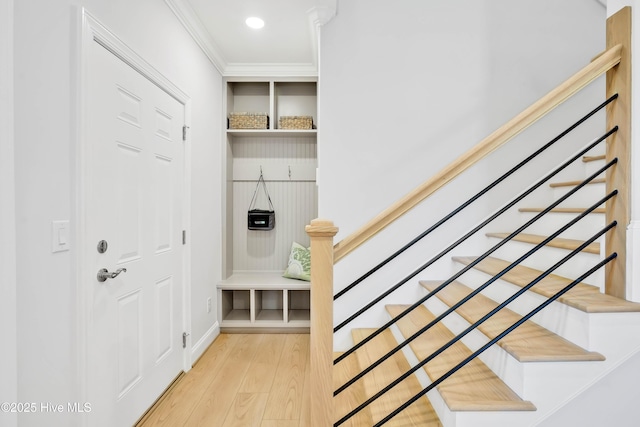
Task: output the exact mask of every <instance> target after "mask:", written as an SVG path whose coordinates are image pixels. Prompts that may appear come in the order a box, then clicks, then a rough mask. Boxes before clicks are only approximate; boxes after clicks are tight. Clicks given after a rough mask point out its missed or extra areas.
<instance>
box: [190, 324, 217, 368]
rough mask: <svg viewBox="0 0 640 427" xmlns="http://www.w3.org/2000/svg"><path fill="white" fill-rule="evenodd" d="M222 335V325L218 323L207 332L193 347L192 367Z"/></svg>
mask: <svg viewBox="0 0 640 427" xmlns="http://www.w3.org/2000/svg"><path fill="white" fill-rule="evenodd" d="M218 335H220V324H219V323H218V322H217V321H216V322H215V323H214V324H213V325H212V326H211V327H210V328H209V330H208V331H207V332H205V334H204V335H203V336H202V338H200V339H199V340H198V342H197V343H195V345H194V346H193V347H191V360H192V361H193V363H192V365H193V364H194V363H195V361H196V360H198V359H199V358H200V356H202V355H203V354H204V352H205V350H206V349H207V348H209V346H210V345H211V343H213V341H214V340H215V339H216V338H217V337H218Z"/></svg>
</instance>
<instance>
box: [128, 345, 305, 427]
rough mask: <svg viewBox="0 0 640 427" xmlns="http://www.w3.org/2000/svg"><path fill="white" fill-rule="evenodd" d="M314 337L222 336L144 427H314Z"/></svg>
mask: <svg viewBox="0 0 640 427" xmlns="http://www.w3.org/2000/svg"><path fill="white" fill-rule="evenodd" d="M309 401H310V397H309V335H307V334H282V335H279V334H265V335H261V334H246V335H245V334H221V335H220V336H219V337H218V338H217V339H216V340H215V341H214V343H213V344H212V345H211V347H209V349H208V350H207V351H206V352H205V353H204V355H203V356H202V357H201V358H200V360H198V362H197V363H196V364H195V366H194V367H193V368H192V369H191V371H189V372H188V373H186V374H185V375H184V376H183V377H182V378H181V379H180V380H179V381H178V382H177V383H176V385H175V386H174V387H173V388H172V389H171V390H170V391H169V392H168V393H166V396H165V397H164V399H163V400H162V401H161V402H160V403H159V404H157V405H156V407H155V408H154V409H153V410H152V411H151V412H150V413H149V414H148V416H147V417H145V418H144V419H143V420H142V421H141V423H139V424H138V426H141V427H150V426H201V425H202V426H209V427H216V426H220V427H254V426H255V427H308V426H309V425H311V423H310V421H309Z"/></svg>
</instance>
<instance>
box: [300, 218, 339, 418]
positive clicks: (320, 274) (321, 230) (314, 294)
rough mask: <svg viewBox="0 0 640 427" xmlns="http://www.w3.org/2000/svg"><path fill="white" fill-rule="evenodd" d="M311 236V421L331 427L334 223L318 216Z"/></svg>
mask: <svg viewBox="0 0 640 427" xmlns="http://www.w3.org/2000/svg"><path fill="white" fill-rule="evenodd" d="M305 230H306V232H307V234H308V235H309V237H310V238H311V336H310V346H311V360H310V368H311V378H310V379H311V422H312V427H329V426H332V425H333V423H334V419H333V418H334V413H333V412H334V411H333V237H334V236H335V235H336V234H337V233H338V228H337V227H335V226H334V225H333V222H331V221H327V220H323V219H314V220H313V221H311V224H310V225H307V227H306V228H305Z"/></svg>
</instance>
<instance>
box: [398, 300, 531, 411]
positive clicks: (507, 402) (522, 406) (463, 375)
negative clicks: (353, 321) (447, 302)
mask: <svg viewBox="0 0 640 427" xmlns="http://www.w3.org/2000/svg"><path fill="white" fill-rule="evenodd" d="M408 307H409V306H405V305H388V306H387V311H388V312H389V314H391V316H393V317H395V316H397V315H398V314H400V313H401V312H402V311H404V310H405V309H407V308H408ZM433 319H435V316H434V315H433V314H432V313H431V312H430V311H429V310H427V308H426V307H425V306H423V305H421V306H419V307H417V308H416V309H415V310H413V311H412V312H411V313H410V314H408V315H406V316H405V317H403V318H402V319H400V320H399V321H398V322H397V323H396V324H397V325H398V328H399V329H400V331H401V332H402V335H403V336H404V337H405V338H407V337H409V336H411V335H413V334H414V333H416V332H417V331H418V330H420V328H422V327H423V326H425V325H426V324H428V323H429V322H431V321H432V320H433ZM453 338H454V335H453V333H452V332H451V331H450V330H449V329H447V328H446V327H445V326H444V325H443V324H442V323H437V324H436V325H434V326H433V327H432V328H430V329H429V330H427V331H426V332H425V333H423V334H422V335H420V336H419V337H418V338H416V339H415V340H413V341H412V342H411V344H410V346H411V349H412V350H413V352H414V353H415V355H416V356H417V357H418V359H420V360H424V359H426V358H427V357H428V356H429V355H431V354H432V353H433V352H434V351H436V350H438V349H439V348H440V347H442V345H444V344H446V343H447V342H449V341H450V340H451V339H453ZM469 355H471V351H470V350H469V349H468V348H467V347H466V346H465V345H464V344H463V343H462V342H460V341H459V342H457V343H456V344H454V345H452V346H451V347H449V348H448V349H447V350H445V351H444V352H442V353H441V354H440V355H438V356H437V357H436V358H435V359H434V360H432V361H430V362H429V363H427V364H426V365H425V366H424V370H425V372H426V373H427V375H428V376H429V378H431V380H432V381H434V380H436V379H438V378H440V377H441V376H442V375H443V374H445V373H446V372H447V371H449V370H450V369H451V368H453V367H454V366H456V365H457V364H458V363H460V362H461V361H462V360H464V359H465V358H466V357H468V356H469ZM438 392H439V393H440V395H441V396H442V398H443V399H444V401H445V402H446V403H447V406H449V409H451V410H452V411H500V410H505V411H533V410H535V409H536V408H535V406H534V405H533V404H532V403H531V402H528V401H525V400H522V399H521V398H520V397H519V396H518V395H517V394H516V393H515V392H514V391H513V390H511V388H509V387H508V386H507V385H506V384H505V383H504V382H503V381H502V380H501V379H500V378H498V377H497V376H496V375H495V374H494V373H493V371H491V370H490V369H489V368H488V367H487V366H486V365H485V364H484V363H483V362H482V361H481V360H480V359H478V358H475V359H473V360H472V361H471V362H469V363H468V364H467V365H465V366H464V367H462V368H461V369H460V370H459V371H457V372H456V373H454V374H453V375H451V376H450V377H449V378H447V379H446V380H445V381H443V382H442V383H441V384H440V385H439V386H438Z"/></svg>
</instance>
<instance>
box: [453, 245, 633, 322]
mask: <svg viewBox="0 0 640 427" xmlns="http://www.w3.org/2000/svg"><path fill="white" fill-rule="evenodd" d="M475 259H476V257H453V260H454V261H456V262H459V263H461V264H465V265H467V264H470V263H471V262H472V261H474V260H475ZM509 264H510V262H508V261H504V260H501V259H498V258H492V257H487V258H485V259H484V260H482V262H480V263H479V264H477V265H476V266H475V267H474V268H476V269H477V270H480V271H482V272H484V273H487V274H489V275H492V276H493V275H496V274H497V273H499V272H500V271H502V270H504V269H505V268H506V267H507V266H509ZM540 274H542V271H540V270H536V269H533V268H530V267H526V266H523V265H518V266H516V267H514V268H513V269H512V270H511V271H509V272H508V273H506V274H505V275H504V276H502V279H503V280H506V281H507V282H510V283H512V284H514V285H516V286H520V287H524V286H526V285H528V284H529V283H530V282H531V281H532V280H534V279H535V278H536V277H538V276H539V275H540ZM572 281H573V280H571V279H568V278H566V277H562V276H558V275H556V274H550V275H548V276H547V277H545V278H544V279H542V280H541V281H540V282H539V283H536V285H535V286H533V287H532V288H531V291H532V292H536V293H538V294H540V295H543V296H545V297H547V298H549V297H551V296H553V295H554V294H555V293H556V292H558V291H559V290H561V289H562V288H564V287H565V286H567V285H568V284H570V283H571V282H572ZM558 300H559V301H560V302H562V303H564V304H567V305H569V306H571V307H574V308H577V309H578V310H582V311H584V312H587V313H613V312H635V311H640V304H638V303H634V302H630V301H626V300H623V299H620V298H616V297H614V296H611V295H606V294H603V293H600V289H599V288H598V287H596V286H593V285H588V284H586V283H578V284H577V285H576V286H574V288H573V289H571V290H570V291H569V292H567V293H565V294H564V295H562V296H561V297H560V298H558Z"/></svg>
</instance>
